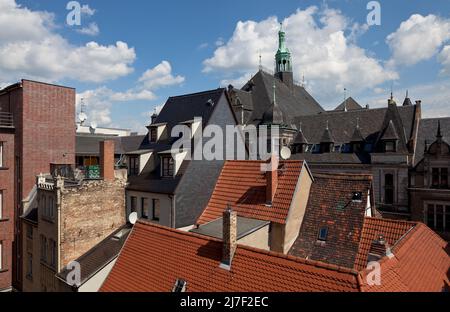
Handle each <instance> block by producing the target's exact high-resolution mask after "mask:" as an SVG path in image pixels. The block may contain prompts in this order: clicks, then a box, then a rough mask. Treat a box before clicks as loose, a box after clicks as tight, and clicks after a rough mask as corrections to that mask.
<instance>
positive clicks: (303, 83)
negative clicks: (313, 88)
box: [302, 74, 305, 88]
mask: <svg viewBox="0 0 450 312" xmlns="http://www.w3.org/2000/svg"><path fill="white" fill-rule="evenodd" d="M302 88H305V74H303V75H302Z"/></svg>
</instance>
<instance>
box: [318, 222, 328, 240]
mask: <svg viewBox="0 0 450 312" xmlns="http://www.w3.org/2000/svg"><path fill="white" fill-rule="evenodd" d="M327 237H328V228H327V227H326V226H325V227H322V228H320V230H319V234H318V236H317V240H318V241H319V242H326V241H327Z"/></svg>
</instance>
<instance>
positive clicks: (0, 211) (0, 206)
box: [0, 190, 4, 220]
mask: <svg viewBox="0 0 450 312" xmlns="http://www.w3.org/2000/svg"><path fill="white" fill-rule="evenodd" d="M3 195H4V193H3V190H0V220H2V219H3Z"/></svg>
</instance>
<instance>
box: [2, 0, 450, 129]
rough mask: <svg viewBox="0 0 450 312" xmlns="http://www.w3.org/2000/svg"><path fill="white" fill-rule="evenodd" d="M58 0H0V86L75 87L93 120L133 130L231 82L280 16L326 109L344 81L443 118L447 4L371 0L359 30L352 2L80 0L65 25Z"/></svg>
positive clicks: (300, 68)
mask: <svg viewBox="0 0 450 312" xmlns="http://www.w3.org/2000/svg"><path fill="white" fill-rule="evenodd" d="M67 3H68V1H51V0H41V1H39V2H36V1H31V0H15V1H14V0H0V8H2V6H3V8H2V9H1V10H0V26H2V20H3V23H5V25H6V26H7V29H5V27H0V29H3V31H2V30H0V84H3V85H4V84H8V83H12V82H15V81H17V80H19V79H21V78H31V79H39V80H43V81H48V82H54V83H59V84H64V85H68V86H72V87H75V88H77V93H78V94H79V96H78V100H79V99H80V98H81V97H83V98H84V99H85V102H86V104H87V112H88V116H89V118H90V120H91V121H95V122H96V123H97V124H99V125H105V126H117V127H125V128H132V129H133V130H138V131H140V132H142V131H145V128H143V127H144V126H145V124H147V123H148V121H149V117H148V116H149V112H152V111H153V109H154V108H155V107H157V106H160V105H161V104H163V103H164V102H165V101H166V99H167V97H169V96H171V95H179V94H183V93H189V92H197V91H202V90H205V89H213V88H217V87H219V86H226V85H228V84H229V83H232V84H233V85H235V86H240V84H242V82H243V81H245V80H246V79H247V78H249V77H250V76H251V74H252V73H255V72H256V70H257V67H258V54H259V53H261V55H262V61H263V65H264V66H265V67H269V68H271V67H272V63H273V54H274V53H275V49H276V44H277V29H278V26H277V24H278V22H281V21H283V22H284V25H285V29H286V32H287V38H288V39H287V40H288V41H287V43H288V46H289V48H290V49H291V51H292V54H293V63H294V71H295V77H296V79H297V80H300V79H301V77H303V76H304V77H305V83H306V88H307V89H308V91H309V92H310V93H311V94H312V95H313V96H314V97H315V98H316V99H318V101H319V102H320V103H321V104H322V106H324V107H325V108H328V109H330V108H333V107H334V106H337V104H339V103H340V102H342V100H343V97H344V93H343V89H344V87H345V88H347V89H348V94H349V95H351V96H353V97H354V98H355V99H356V100H357V101H358V102H360V104H362V105H366V104H369V105H371V106H372V107H379V106H382V105H385V104H386V99H387V97H388V96H389V92H390V89H391V86H393V90H394V95H395V97H396V98H397V100H398V101H400V102H401V101H403V98H404V94H405V92H406V89H409V94H410V96H411V98H412V100H413V101H414V100H416V99H421V100H423V103H424V104H423V105H424V115H425V116H429V117H432V116H442V115H449V113H448V112H449V111H450V109H449V107H450V104H449V102H448V100H447V99H448V98H449V96H450V91H449V89H450V88H449V83H450V1H444V0H440V1H439V0H438V1H418V0H408V1H406V0H404V1H400V0H396V1H379V3H380V4H381V25H379V26H377V25H375V26H370V27H369V26H367V25H366V17H367V14H368V13H369V10H367V8H366V5H367V3H368V1H357V0H347V1H338V0H335V1H332V0H329V1H211V0H209V1H206V0H196V1H181V0H179V1H175V0H166V1H138V0H129V1H100V0H98V1H95V0H93V1H89V0H84V1H79V3H80V4H81V5H84V9H83V10H82V11H83V14H82V16H81V25H80V26H69V25H67V23H66V16H67V14H68V13H69V11H68V10H67V9H66V4H67ZM11 21H14V22H11ZM402 23H403V24H402ZM19 25H20V26H19ZM2 42H3V43H2ZM117 42H120V43H117ZM5 59H7V60H6V61H5Z"/></svg>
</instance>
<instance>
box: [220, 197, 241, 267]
mask: <svg viewBox="0 0 450 312" xmlns="http://www.w3.org/2000/svg"><path fill="white" fill-rule="evenodd" d="M222 235H223V236H222V237H223V249H222V263H221V264H220V267H221V268H224V269H227V270H230V269H231V262H232V261H233V256H234V253H235V251H236V246H237V212H236V211H233V210H232V209H231V207H230V206H228V208H227V209H226V210H225V211H224V212H223V234H222Z"/></svg>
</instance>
